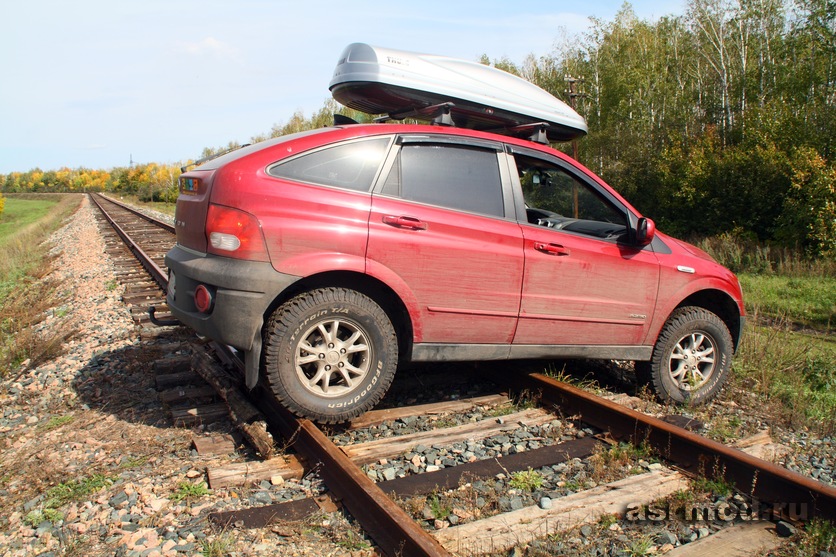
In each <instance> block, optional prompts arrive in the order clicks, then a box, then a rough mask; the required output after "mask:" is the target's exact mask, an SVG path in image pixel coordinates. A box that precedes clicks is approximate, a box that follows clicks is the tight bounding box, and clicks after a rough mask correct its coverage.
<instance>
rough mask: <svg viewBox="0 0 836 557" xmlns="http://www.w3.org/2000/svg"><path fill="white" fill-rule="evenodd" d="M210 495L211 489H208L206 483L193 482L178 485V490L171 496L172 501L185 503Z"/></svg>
mask: <svg viewBox="0 0 836 557" xmlns="http://www.w3.org/2000/svg"><path fill="white" fill-rule="evenodd" d="M208 494H209V488H207V487H206V482H200V483H197V484H194V483H192V482H180V483H179V484H177V490H176V491H175V492H174V494H173V495H172V496H171V500H172V501H183V500H191V499H199V498H200V497H203V496H204V495H208Z"/></svg>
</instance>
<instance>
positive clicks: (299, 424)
mask: <svg viewBox="0 0 836 557" xmlns="http://www.w3.org/2000/svg"><path fill="white" fill-rule="evenodd" d="M92 197H93V200H94V201H95V202H96V205H97V206H98V207H99V208H100V210H101V211H102V212H103V214H105V215H108V216H107V217H106V218H107V220H108V222H110V224H111V225H112V226H113V227H114V229H115V230H116V231H117V233H118V234H119V236H120V237H121V238H122V239H123V241H124V242H125V243H126V245H128V246H129V249H130V250H131V252H132V253H133V254H134V255H135V257H136V258H137V259H138V260H139V261H141V262H142V265H143V267H144V268H145V269H146V270H147V272H148V273H149V274H150V276H151V277H152V280H153V281H154V283H155V285H156V288H157V294H156V295H155V296H152V295H150V294H149V295H147V296H146V298H147V300H148V303H146V304H144V305H143V306H142V307H143V308H144V309H145V308H151V307H153V308H157V309H159V310H161V311H164V309H165V308H164V298H163V297H162V292H164V290H165V287H166V274H165V272H164V271H163V266H162V260H163V259H162V258H163V256H164V254H165V251H166V250H167V249H168V248H169V247H170V246H171V245H172V244H173V242H174V236H173V232H174V231H173V227H171V226H170V225H167V224H165V223H162V222H159V221H156V220H155V219H152V218H150V217H147V216H145V215H142V214H141V213H139V212H137V211H134V210H132V209H130V208H129V207H127V206H125V205H123V204H119V203H116V202H114V201H113V200H106V199H103V198H101V197H100V196H98V195H94V196H92ZM143 288H145V286H143ZM146 290H150V289H146ZM151 311H152V312H153V310H151ZM210 346H211V349H212V351H213V352H214V354H215V356H216V357H217V358H219V359H220V363H216V364H207V365H205V366H203V367H204V368H207V369H208V368H212V367H213V366H214V367H215V368H217V369H216V370H215V371H214V372H212V371H209V372H207V371H206V369H204V373H216V374H217V375H218V376H219V377H221V379H220V380H216V383H217V382H218V381H219V382H220V383H223V384H224V385H226V387H224V389H226V391H227V396H224V398H225V399H226V400H229V399H230V397H229V393H230V392H233V391H235V392H237V389H238V385H235V380H234V379H233V378H232V377H234V375H235V374H229V373H227V372H226V371H225V369H224V368H225V367H226V368H239V371H240V370H241V368H242V366H243V363H242V362H241V360H240V359H239V358H238V356H237V354H236V353H235V351H234V350H232V349H230V348H229V347H224V346H219V345H216V344H211V345H210ZM480 372H481V373H483V374H488V375H490V376H491V378H492V380H493V381H494V382H495V383H496V384H497V385H500V386H501V388H503V389H509V390H510V391H514V392H520V391H522V390H527V391H528V392H531V393H536V394H537V399H538V400H539V403H540V406H541V409H542V410H540V411H541V412H542V411H543V410H545V411H546V412H548V413H551V414H550V417H549V418H536V419H535V418H533V417H532V418H531V419H532V420H534V421H536V420H539V419H542V420H544V421H543V423H545V422H546V421H548V420H550V419H555V418H556V417H563V418H565V417H567V416H569V417H571V418H572V419H574V420H578V421H580V422H583V424H585V426H588V427H591V428H593V429H594V430H595V431H596V432H597V433H598V435H596V436H595V437H591V436H590V437H588V438H586V439H577V440H574V441H572V442H569V443H566V444H563V445H560V444H556V445H555V444H552V445H548V446H544V447H542V448H541V449H537V450H533V451H526V452H521V453H518V454H515V455H507V456H505V457H503V458H502V459H488V460H486V461H476V462H471V463H467V464H464V465H460V466H450V467H442V468H441V469H439V470H436V471H433V472H425V473H423V474H416V475H405V476H404V477H401V478H393V479H391V480H389V481H383V482H375V481H373V480H372V479H370V477H369V475H368V474H367V473H366V472H365V471H364V469H363V468H362V465H363V464H367V463H368V462H373V461H374V459H375V458H378V457H376V456H374V455H376V454H378V453H375V452H374V451H372V450H371V449H370V448H369V447H370V446H371V445H372V443H366V444H364V447H362V448H360V447H338V446H336V445H335V444H334V442H332V440H331V439H330V438H329V436H328V435H327V434H326V432H325V431H323V430H322V429H320V428H319V427H318V426H317V425H316V424H314V423H312V422H310V421H308V420H304V419H299V418H297V417H295V416H293V415H292V414H290V413H289V412H288V411H287V410H286V409H284V408H283V407H281V406H280V405H278V404H277V403H276V402H275V400H274V399H273V397H271V396H269V395H268V394H267V392H266V390H265V389H264V388H263V387H261V386H260V387H258V388H256V389H255V390H254V391H253V392H252V393H250V394H249V395H248V396H247V397H241V395H240V394H238V395H236V396H233V397H232V398H236V397H238V398H249V400H250V403H252V404H255V405H256V406H257V407H258V408H259V409H260V410H261V413H262V415H263V416H264V417H265V419H266V420H267V423H268V425H269V429H270V430H271V431H273V432H274V433H278V434H280V435H281V436H282V437H283V438H284V439H285V442H286V443H287V444H289V445H291V444H292V448H293V449H294V450H295V451H296V452H297V453H298V456H299V460H300V461H301V462H302V463H303V468H301V469H299V468H298V467H296V468H295V469H294V467H293V466H288V465H286V463H279V464H273V465H270V466H269V467H265V469H269V472H268V473H270V474H275V473H277V470H278V471H279V472H280V473H281V474H287V475H288V477H290V476H292V475H301V474H304V473H305V471H308V472H310V471H315V472H316V473H317V474H319V475H320V476H321V478H322V479H323V480H324V483H325V485H326V486H327V489H328V492H329V493H330V494H331V498H332V499H334V500H336V501H337V502H339V503H340V504H342V505H343V506H344V507H345V508H346V509H347V510H348V511H349V512H350V513H351V515H352V516H354V517H355V519H356V520H357V521H358V522H359V523H360V525H361V526H362V528H363V529H364V530H365V531H366V533H367V534H368V535H369V536H370V537H371V538H372V539H373V540H374V542H375V543H376V544H377V547H378V549H379V551H380V552H382V553H383V554H385V555H433V556H435V555H438V556H441V555H449V554H450V553H451V548H453V549H452V551H457V550H461V549H462V548H465V546H464V545H463V538H462V537H459V538H456V537H455V536H464V534H461V533H460V531H458V530H457V531H456V532H457V533H456V534H449V535H445V534H436V535H432V534H430V533H429V532H427V531H426V530H425V529H424V528H422V527H421V525H419V524H418V523H417V522H416V521H415V520H414V519H413V518H412V517H411V516H410V515H409V514H408V513H407V512H405V511H404V509H403V507H402V506H401V505H399V504H397V503H396V501H395V500H394V499H393V498H392V497H390V495H391V494H394V495H395V496H397V497H398V498H401V497H409V496H411V495H414V494H418V493H425V494H426V493H429V492H431V491H432V490H433V489H438V488H446V489H455V488H456V487H457V486H460V485H461V483H462V482H463V481H464V479H466V478H474V477H483V478H485V477H493V476H495V475H496V474H502V473H505V474H508V473H511V472H512V471H514V470H525V469H532V468H537V467H540V466H547V465H552V464H556V463H558V462H563V461H566V460H569V459H571V458H574V457H583V456H585V455H587V456H588V455H590V454H592V453H593V452H594V451H595V450H596V447H597V446H600V445H601V444H602V443H604V442H610V443H612V442H613V441H616V442H619V441H620V442H629V443H633V444H643V445H645V446H648V447H650V448H652V450H653V451H654V452H655V454H657V455H659V457H661V458H663V459H664V460H665V461H666V462H668V463H670V465H671V466H675V467H677V468H678V469H680V470H682V471H684V472H687V473H688V474H691V475H701V476H705V477H708V478H716V479H722V480H724V481H727V482H731V483H732V484H733V485H734V486H735V488H736V489H737V490H738V491H739V493H741V494H745V495H746V496H748V497H751V498H753V499H755V500H757V501H760V502H762V503H763V504H766V505H770V506H771V507H770V508H774V509H775V510H776V511H782V510H783V512H784V513H785V514H786V509H785V508H784V507H781V505H783V504H786V503H789V502H791V503H793V504H795V505H799V506H803V507H804V509H805V510H806V516H807V518H812V517H821V518H825V519H828V520H831V521H833V520H836V489H834V488H833V487H830V486H828V485H825V484H823V483H820V482H817V481H815V480H813V479H810V478H807V477H805V476H802V475H800V474H797V473H795V472H792V471H789V470H787V469H785V468H782V467H780V466H777V465H775V464H773V463H770V462H767V461H765V460H761V459H758V458H755V457H753V456H750V455H748V454H746V453H744V452H742V451H740V450H737V449H734V448H731V447H728V446H726V445H723V444H721V443H718V442H715V441H712V440H710V439H707V438H704V437H702V436H699V435H697V434H695V433H693V432H691V431H688V430H687V429H684V428H682V427H678V426H675V425H672V424H670V423H667V422H665V421H662V420H660V419H657V418H654V417H652V416H647V415H644V414H642V413H640V412H636V411H634V410H631V409H630V408H627V407H625V406H622V405H619V404H616V403H615V402H613V401H610V400H607V399H604V398H601V397H598V396H595V395H592V394H589V393H587V392H585V391H583V390H581V389H578V388H576V387H573V386H571V385H568V384H566V383H563V382H560V381H557V380H555V379H553V378H550V377H547V376H545V375H542V374H512V373H508V372H507V370H498V369H497V368H496V366H485V367H484V368H482V369H481V370H480ZM202 374H203V373H202ZM230 404H231V403H230ZM462 404H466V403H464V402H463V403H462ZM417 411H418V412H419V413H420V412H421V411H422V410H417ZM398 412H401V414H398ZM407 413H408V410H400V411H398V410H396V409H390V410H382V411H374V412H373V413H369V414H376V415H380V416H381V418H380V420H379V421H382V420H383V419H385V418H386V417H388V418H390V419H394V418H395V417H397V416H398V415H407ZM518 419H519V420H523V419H524V418H522V417H519V416H517V415H515V417H514V418H513V420H518ZM525 419H528V418H527V417H526V418H525ZM364 420H366V417H361V418H360V420H358V423H357V424H354V425H355V426H357V427H360V425H361V424H360V423H359V422H363V421H364ZM371 421H372V418H370V419H369V420H368V423H371ZM499 421H500V422H501V421H502V420H499ZM495 422H497V420H494V423H495ZM516 423H517V422H514V421H512V422H510V425H511V426H513V427H516V425H515V424H516ZM519 423H523V422H522V421H521V422H519ZM532 423H533V422H532ZM479 427H483V429H485V430H486V433H485V435H488V434H489V432H487V430H489V429H490V427H488V425H484V426H479ZM507 427H508V424H506V429H507ZM476 430H477V428H476V426H474V427H473V428H471V429H468V430H463V431H464V433H463V434H462V435H464V436H465V438H466V436H467V435H471V436H472V435H480V434H479V433H474V431H476ZM491 431H493V430H491ZM497 431H499V430H497ZM433 435H437V436H438V438H439V439H445V438H444V437H443V432H434V433H429V434H427V436H425V437H424V438H422V439H426V440H425V441H423V442H424V443H425V444H433V441H432V439H433ZM447 441H449V439H448V440H447ZM407 442H414V441H407ZM442 442H445V441H442ZM363 451H368V452H363ZM261 452H262V453H263V452H264V450H263V449H262V450H261ZM380 454H385V453H380ZM370 455H371V456H370ZM370 459H371V460H370ZM248 473H249V472H248ZM256 476H257V474H255V473H254V472H253V473H252V474H251V478H255V477H256ZM671 478H674V479H671ZM677 478H679V476H678V475H676V476H675V475H674V474H665V473H660V474H656V475H652V476H650V477H649V478H648V482H649V483H648V484H647V487H645V488H643V489H645V490H647V491H648V492H650V491H653V488H656V487H658V486H660V485H663V484H666V483H667V482H671V489H675V488H676V486H678V485H679V484H678V483H677V484H676V485H674V484H675V483H676V482H677V481H678V479H677ZM609 489H613V488H609ZM605 491H606V490H605ZM553 504H554V506H555V507H561V506H566V507H570V506H571V505H572V504H573V503H572V502H571V501H569V498H567V499H566V500H565V501H564V500H563V499H555V500H554V503H553ZM589 504H590V503H589V499H587V500H586V501H585V502H583V503H581V506H582V507H584V508H583V509H581V510H582V511H583V512H585V513H586V514H590V512H591V511H590V509H589V507H588V505H589ZM620 504H621V505H622V506H621V508H620V509H617V510H616V512H621V511H623V503H620ZM317 505H318V503H313V502H304V503H299V502H293V503H292V504H280V505H271V506H267V507H264V508H261V509H259V508H255V509H246V510H242V511H230V512H228V513H218V514H215V515H213V516H212V517H211V518H212V520H214V521H215V522H217V523H220V524H226V525H229V524H238V525H241V524H246V525H253V526H259V525H265V524H268V523H270V522H271V521H272V520H275V519H276V518H281V517H283V516H288V517H290V516H297V515H298V513H304V512H310V511H311V509H316V508H318V506H317ZM602 509H603V510H602V511H601V512H602V513H605V512H608V511H609V512H612V511H613V507H612V503H610V506H609V507H607V506H606V504H603V506H602ZM540 510H543V509H540ZM558 510H559V509H558ZM537 513H539V510H538V511H536V512H535V511H531V516H529V517H528V518H527V519H524V520H527V521H528V522H521V523H519V524H532V523H536V524H540V523H537V522H536V521H534V520H533V519H532V517H535V515H537ZM556 516H561V518H560V519H558V520H563V521H565V520H567V515H556V514H553V513H552V514H548V513H547V518H546V522H548V520H549V517H551V520H552V521H553V522H557V521H558V520H556V519H555V518H554V517H556ZM519 524H518V526H517V529H516V531H515V532H514V533H513V536H514V539H513V540H511V543H512V545H513V542H514V541H515V540H516V541H517V542H518V541H519V540H520V539H522V538H521V531H522V530H525V527H523V526H521V525H519ZM495 526H496V521H494V522H493V523H489V522H485V523H484V525H483V526H482V527H481V528H482V534H484V535H490V536H493V538H492V541H491V543H490V547H488V546H486V545H482V546H479V549H482V550H484V549H488V550H497V549H500V548H504V547H505V546H501V544H499V542H497V541H496V540H498V539H499V538H500V537H501V534H500V531H499V529H493V528H495ZM497 528H498V527H497ZM537 528H540V529H539V530H537ZM537 528H531V530H532V532H531V535H532V536H536V535H540V536H542V535H545V534H547V533H548V530H543V529H542V528H543V527H542V526H538V527H537ZM450 530H451V531H452V530H454V529H450ZM535 530H536V531H535ZM471 531H476V532H477V533H478V532H479V528H478V527H477V528H476V529H471ZM471 535H473V534H471ZM477 535H478V534H477ZM495 542H496V543H495ZM474 547H476V546H475V545H474V544H473V543H471V544H470V545H469V546H467V548H468V549H467V550H468V551H472V550H473V548H474Z"/></svg>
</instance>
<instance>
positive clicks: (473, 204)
mask: <svg viewBox="0 0 836 557" xmlns="http://www.w3.org/2000/svg"><path fill="white" fill-rule="evenodd" d="M382 192H383V193H384V194H386V195H392V196H397V197H401V198H403V199H408V200H410V201H417V202H419V203H427V204H430V205H439V206H441V207H446V208H449V209H457V210H461V211H467V212H470V213H478V214H482V215H491V216H497V217H502V216H504V215H505V209H504V205H503V198H502V180H501V178H500V174H499V163H498V161H497V155H496V151H494V150H490V149H483V148H479V147H468V146H460V145H449V144H426V143H418V144H405V145H402V146H401V149H400V153H399V154H398V157H397V160H396V161H395V164H394V165H393V166H392V170H391V171H390V172H389V176H388V177H387V179H386V182H385V183H384V185H383V190H382Z"/></svg>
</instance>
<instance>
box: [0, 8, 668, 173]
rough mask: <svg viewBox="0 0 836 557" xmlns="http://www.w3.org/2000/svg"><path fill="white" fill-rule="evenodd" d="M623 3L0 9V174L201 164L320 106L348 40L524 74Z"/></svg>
mask: <svg viewBox="0 0 836 557" xmlns="http://www.w3.org/2000/svg"><path fill="white" fill-rule="evenodd" d="M631 4H632V6H633V9H634V10H635V12H636V14H637V15H638V16H639V17H640V18H643V19H657V18H658V17H661V16H663V15H669V14H677V15H678V14H681V13H682V12H683V11H684V0H636V1H634V2H631ZM621 5H622V3H621V2H607V1H603V0H587V1H585V2H559V1H554V0H551V1H549V0H532V1H525V0H521V1H517V2H508V1H507V0H480V1H478V2H476V1H473V2H471V1H457V2H454V1H449V0H448V1H446V2H441V1H436V0H424V1H422V2H399V1H395V0H392V1H390V2H385V3H384V2H373V1H371V0H353V1H352V2H327V1H320V0H296V1H276V0H272V1H271V0H239V1H231V0H228V1H215V0H202V1H197V0H167V1H166V0H105V1H97V0H77V1H74V2H66V1H65V0H58V1H48V0H28V1H26V2H23V1H17V2H16V1H13V0H3V2H2V5H0V21H3V26H2V27H3V28H2V31H0V80H2V81H0V83H1V85H0V173H9V172H12V171H27V170H30V169H32V168H35V167H38V168H41V169H42V170H50V169H58V168H60V167H64V166H66V167H70V168H78V167H82V166H83V167H87V168H112V167H116V166H127V165H128V163H129V161H130V160H131V158H133V161H134V162H140V163H144V162H160V163H178V162H180V161H185V160H187V159H190V158H197V157H199V156H200V153H201V151H202V150H203V148H204V147H215V146H221V145H225V144H227V143H228V142H230V141H240V142H242V143H243V142H247V141H248V140H249V139H250V138H251V137H253V136H255V135H259V134H263V133H266V132H268V131H269V130H270V128H271V127H272V126H273V125H274V124H277V123H278V124H281V123H284V122H286V121H287V120H288V119H289V118H290V116H291V115H292V114H293V113H294V112H295V111H297V110H302V111H303V112H304V113H305V114H306V115H310V114H311V113H312V112H313V111H315V110H317V109H318V108H320V107H321V106H322V103H323V102H324V101H325V100H326V99H327V98H329V96H330V93H329V91H328V82H329V81H330V79H331V74H332V72H333V69H334V65H335V64H336V60H337V57H338V56H339V54H340V52H342V50H343V48H344V47H345V46H346V45H348V44H349V43H352V42H366V43H369V44H373V45H377V46H384V47H388V48H397V49H402V50H411V51H417V52H427V53H432V54H443V55H447V56H454V57H458V58H465V59H469V60H477V59H478V58H479V56H480V55H482V54H487V55H488V56H489V57H490V58H491V59H497V58H502V57H507V58H508V59H510V60H511V61H513V62H518V63H519V62H522V61H523V60H524V59H525V57H526V55H528V54H531V53H533V54H535V55H537V56H541V55H547V54H549V53H551V52H552V51H553V47H554V44H555V41H556V40H557V39H558V37H560V36H561V35H562V36H566V35H567V34H568V35H573V34H576V33H580V32H583V31H584V30H585V29H586V28H587V27H588V25H589V16H595V17H598V18H601V19H604V20H611V19H612V17H613V15H614V14H615V13H616V11H617V10H618V9H619V8H620V7H621ZM348 6H351V7H350V9H349V7H348Z"/></svg>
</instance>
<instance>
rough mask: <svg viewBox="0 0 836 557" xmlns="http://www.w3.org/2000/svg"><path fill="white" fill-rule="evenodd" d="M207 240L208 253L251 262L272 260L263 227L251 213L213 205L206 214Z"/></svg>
mask: <svg viewBox="0 0 836 557" xmlns="http://www.w3.org/2000/svg"><path fill="white" fill-rule="evenodd" d="M206 237H207V238H208V239H209V245H208V246H207V251H208V252H209V253H213V254H215V255H223V256H226V257H235V258H236V259H249V260H252V261H269V260H270V258H269V257H268V255H267V245H266V244H265V242H264V236H263V235H262V233H261V226H260V225H259V224H258V219H256V218H255V216H254V215H251V214H250V213H246V212H244V211H239V210H238V209H232V208H230V207H224V206H223V205H212V204H210V205H209V211H208V212H207V214H206Z"/></svg>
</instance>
